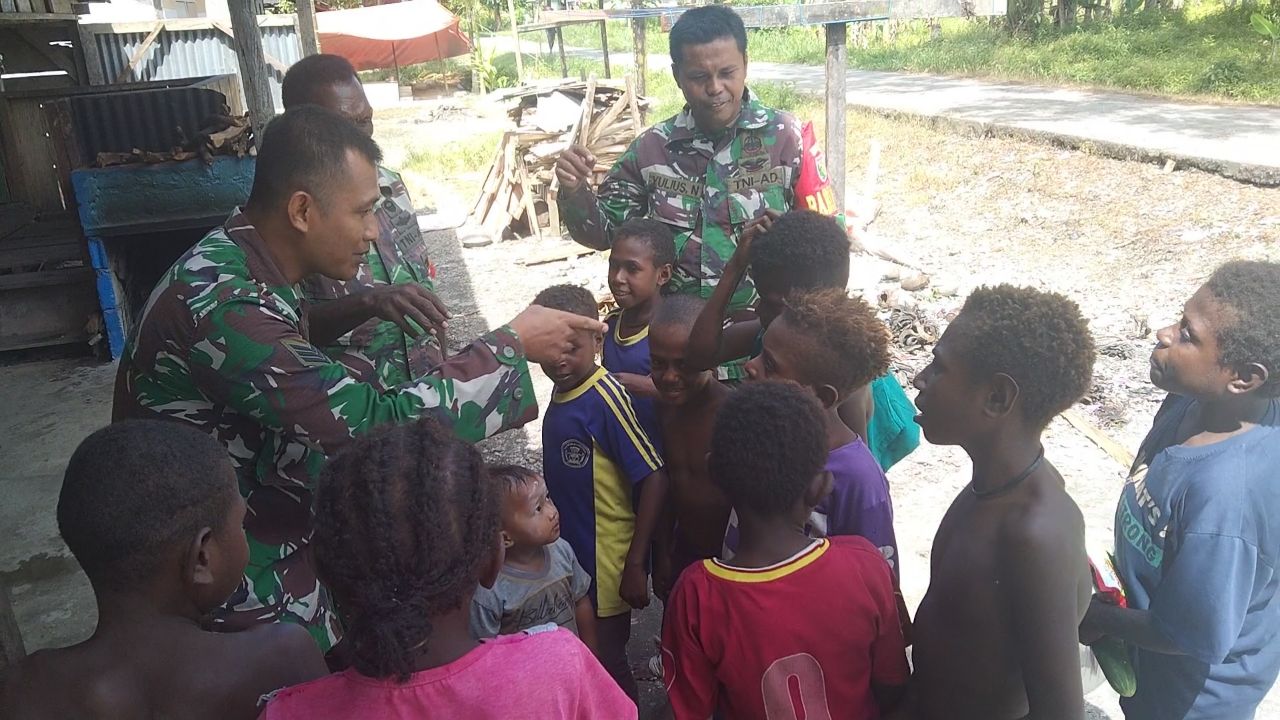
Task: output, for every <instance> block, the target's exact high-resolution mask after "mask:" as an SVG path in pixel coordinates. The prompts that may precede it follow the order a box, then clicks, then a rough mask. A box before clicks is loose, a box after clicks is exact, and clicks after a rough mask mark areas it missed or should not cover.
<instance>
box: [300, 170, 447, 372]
mask: <svg viewBox="0 0 1280 720" xmlns="http://www.w3.org/2000/svg"><path fill="white" fill-rule="evenodd" d="M378 187H379V188H381V189H382V202H380V203H379V204H378V207H377V209H376V214H377V216H378V229H379V232H378V239H377V240H376V241H375V242H374V243H373V244H372V245H371V246H370V247H369V252H368V253H367V254H366V255H365V258H364V260H365V261H364V264H362V265H361V266H360V271H359V273H358V274H357V275H356V277H355V278H354V279H352V280H347V281H342V280H333V279H332V278H327V277H324V276H323V275H312V276H311V277H309V278H307V279H305V280H303V281H302V294H303V295H304V296H305V297H306V299H307V300H308V301H310V302H311V303H312V304H319V303H323V302H327V301H330V300H337V299H339V298H343V297H346V296H348V295H353V294H356V293H359V292H363V291H365V290H369V289H370V288H373V287H375V286H378V285H398V284H400V283H417V284H419V285H421V286H423V287H425V288H426V289H428V290H434V289H435V284H434V280H435V267H434V266H433V265H432V264H431V261H430V260H429V259H428V258H427V243H426V240H424V239H423V237H422V231H421V230H419V229H418V216H417V213H415V212H414V210H413V200H412V199H411V198H410V197H409V191H408V189H407V188H405V185H404V181H403V180H401V179H400V175H398V174H397V173H395V172H394V171H392V170H389V169H387V168H384V167H382V166H381V165H379V166H378ZM319 347H320V349H321V350H323V351H324V352H325V354H326V355H328V356H329V357H331V358H333V359H334V360H337V361H338V362H340V363H342V364H343V365H344V366H346V368H347V370H349V371H351V375H352V376H353V377H355V378H356V379H357V380H359V381H361V382H367V383H371V384H374V385H377V386H379V387H381V388H384V389H390V388H394V387H398V386H400V385H403V384H405V383H407V382H409V381H410V380H412V379H413V378H418V377H422V376H423V375H426V374H427V371H428V370H430V369H431V368H433V367H435V366H436V365H439V364H440V361H441V360H443V356H442V354H441V352H440V344H439V343H438V342H437V341H436V337H435V336H434V335H431V334H423V335H422V336H421V337H419V338H417V339H414V338H411V337H409V336H408V335H405V334H404V331H402V330H401V329H400V326H399V325H396V324H395V323H393V322H390V321H387V320H380V319H378V318H371V319H369V320H366V321H365V322H364V323H362V324H361V325H359V326H358V327H356V328H355V329H353V330H351V331H350V332H348V333H347V334H345V335H343V336H342V337H340V338H338V339H337V340H335V341H333V343H332V344H330V345H321V346H319Z"/></svg>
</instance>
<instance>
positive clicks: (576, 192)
mask: <svg viewBox="0 0 1280 720" xmlns="http://www.w3.org/2000/svg"><path fill="white" fill-rule="evenodd" d="M670 46H671V71H672V74H674V75H675V79H676V84H677V85H679V86H680V90H681V92H683V93H684V99H685V103H686V104H685V107H684V109H683V110H682V111H681V112H680V113H679V114H677V115H675V116H674V117H670V118H668V119H666V120H664V121H662V122H660V123H658V124H657V125H654V126H653V127H651V128H649V129H648V130H646V131H645V132H644V133H642V134H641V135H640V136H639V137H637V138H636V139H635V141H634V142H632V143H631V146H630V147H629V148H627V151H626V152H625V153H623V155H622V157H621V158H619V160H618V163H617V164H616V165H614V167H613V169H612V170H611V171H610V172H609V175H608V177H606V178H605V180H604V182H603V183H601V185H600V190H599V192H598V193H596V192H593V191H592V189H591V185H590V179H591V173H592V169H593V168H594V167H595V158H594V157H592V156H591V153H590V152H588V151H587V150H586V149H585V148H583V147H580V146H574V147H572V148H570V149H568V150H566V151H565V152H564V153H562V154H561V156H560V159H559V161H558V162H557V163H556V174H557V176H558V177H559V178H560V196H559V198H558V199H557V201H558V202H559V204H560V216H561V217H562V218H564V222H565V226H566V227H567V228H568V229H569V234H570V235H571V236H572V237H573V239H574V240H576V241H577V242H579V243H581V244H583V245H586V246H588V247H593V248H596V249H599V250H604V249H607V248H608V247H610V245H611V244H612V241H613V234H614V231H615V230H616V229H617V228H618V226H619V225H622V224H623V223H625V222H626V221H627V220H631V219H633V218H639V217H647V218H653V219H655V220H660V221H661V222H663V223H665V224H666V225H667V226H668V227H670V228H671V231H672V233H673V234H674V235H675V239H676V256H677V260H676V267H675V273H674V274H673V276H672V278H671V282H670V284H669V285H668V291H669V292H677V293H685V294H690V295H698V296H701V297H702V298H704V299H706V298H709V297H710V296H711V292H712V290H713V289H715V286H716V284H717V283H718V282H719V281H720V278H721V276H722V275H723V273H724V266H725V263H726V262H728V260H729V258H730V257H731V256H732V255H733V251H734V248H736V247H737V245H738V240H739V239H740V238H741V237H742V234H743V233H744V232H745V231H746V230H747V229H748V228H749V227H751V226H753V225H755V224H759V223H764V224H767V222H768V218H769V217H770V216H769V215H768V214H767V213H774V214H775V215H776V214H780V213H784V212H786V211H788V210H790V209H791V208H792V207H793V206H794V205H795V185H796V182H797V181H798V180H799V178H800V157H801V152H802V150H803V144H802V141H801V137H800V123H799V121H798V120H796V118H795V116H793V115H791V114H790V113H786V112H782V111H780V110H775V109H774V108H771V107H768V106H766V105H765V104H764V103H762V102H761V101H760V99H759V98H757V97H756V96H755V95H754V94H753V93H752V92H751V91H750V90H749V89H747V87H746V76H747V34H746V30H745V29H744V27H743V24H742V18H740V17H738V14H737V13H735V12H734V11H733V10H732V9H730V8H728V7H726V6H723V5H708V6H705V7H699V8H693V9H691V10H688V11H686V12H685V13H684V14H683V15H681V16H680V19H679V20H677V21H676V24H675V25H674V26H673V27H672V28H671V42H670ZM754 300H755V290H754V288H753V287H752V285H751V281H750V280H746V281H744V282H743V283H742V285H741V287H739V288H738V290H737V292H736V293H735V294H734V296H733V301H732V303H731V305H730V312H731V313H733V312H734V311H738V310H743V309H746V308H747V307H749V306H750V305H751V304H752V302H753V301H754ZM742 368H743V362H742V361H734V362H731V363H727V364H726V365H724V366H722V367H721V368H720V377H721V379H730V380H740V379H742V378H743V377H744V376H745V373H744V372H743V369H742Z"/></svg>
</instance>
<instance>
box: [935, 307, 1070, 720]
mask: <svg viewBox="0 0 1280 720" xmlns="http://www.w3.org/2000/svg"><path fill="white" fill-rule="evenodd" d="M1093 361H1094V350H1093V339H1092V338H1091V337H1090V334H1089V326H1088V323H1087V321H1086V320H1085V319H1084V318H1083V317H1081V315H1080V308H1079V307H1078V306H1077V305H1076V304H1075V303H1074V302H1072V301H1071V300H1068V299H1067V298H1065V297H1063V296H1062V295H1058V294H1055V293H1047V292H1041V291H1039V290H1034V289H1031V288H1018V287H1012V286H1010V285H999V286H996V287H983V288H979V289H977V290H975V291H974V292H973V294H972V295H970V296H969V298H968V299H967V300H966V301H965V304H964V307H963V308H962V309H961V311H960V314H959V315H958V316H956V319H955V320H953V321H952V322H951V325H950V326H949V327H948V328H947V330H946V332H945V333H943V335H942V339H941V340H939V341H938V344H937V345H936V346H935V347H934V349H933V360H932V362H930V363H929V365H928V366H927V367H925V368H924V369H923V370H921V371H920V373H919V374H918V375H917V376H916V379H915V386H916V388H917V389H918V390H919V391H920V394H919V395H918V396H917V397H916V406H917V407H918V408H919V410H920V414H919V415H917V416H916V422H918V423H919V424H920V427H921V429H923V430H924V436H925V438H926V439H928V440H929V442H931V443H933V444H935V445H959V446H960V447H961V448H963V449H964V451H965V453H966V454H968V456H969V458H970V460H972V462H973V474H972V478H971V480H970V482H969V484H968V485H967V486H966V487H964V488H963V489H962V490H961V491H960V494H959V495H958V496H957V497H956V499H955V500H954V501H952V503H951V507H950V508H948V509H947V513H946V515H945V516H944V517H943V518H942V524H941V525H940V526H939V527H938V532H937V534H936V535H935V536H934V540H933V553H932V556H931V557H930V572H929V589H928V591H927V592H926V594H925V597H924V600H923V601H921V603H920V607H919V608H918V609H917V610H916V618H915V628H914V636H913V639H914V641H915V642H914V645H915V647H914V651H913V655H912V663H913V665H914V667H915V674H914V675H913V676H912V680H911V681H912V692H911V695H912V702H913V704H914V711H915V717H916V718H917V720H941V719H943V718H945V719H946V720H953V719H954V720H968V719H972V720H1014V718H1025V717H1033V718H1037V720H1040V719H1041V718H1053V719H1061V720H1067V719H1068V718H1069V719H1070V720H1079V719H1080V718H1081V717H1083V716H1084V697H1083V695H1084V693H1083V690H1082V687H1081V681H1080V664H1079V663H1080V654H1079V653H1080V644H1079V641H1078V640H1077V637H1076V628H1077V627H1078V626H1079V625H1080V619H1081V618H1082V617H1084V612H1085V609H1086V608H1087V607H1088V604H1089V595H1090V593H1091V592H1092V587H1093V586H1092V582H1091V580H1090V577H1089V565H1088V558H1087V555H1086V553H1085V540H1084V518H1083V516H1082V515H1081V514H1080V508H1078V507H1077V506H1076V504H1075V501H1073V500H1072V499H1071V496H1070V495H1068V494H1067V490H1066V487H1065V484H1064V482H1063V479H1062V476H1061V475H1059V474H1058V471H1057V470H1056V469H1055V468H1054V467H1053V465H1051V464H1050V463H1049V461H1048V460H1046V459H1045V457H1044V446H1043V445H1042V444H1041V439H1040V436H1041V434H1042V433H1043V432H1044V429H1045V427H1046V426H1047V425H1048V424H1049V421H1050V420H1052V419H1053V417H1054V416H1055V415H1057V414H1058V413H1060V412H1062V411H1063V410H1066V409H1067V408H1068V407H1070V406H1071V405H1072V403H1074V402H1076V401H1077V400H1079V399H1080V397H1081V396H1083V395H1084V393H1085V391H1086V390H1088V389H1089V385H1090V383H1091V382H1092V372H1093Z"/></svg>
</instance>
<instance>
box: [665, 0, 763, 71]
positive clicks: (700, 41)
mask: <svg viewBox="0 0 1280 720" xmlns="http://www.w3.org/2000/svg"><path fill="white" fill-rule="evenodd" d="M726 37H727V38H733V41H734V42H735V43H737V45H738V52H740V53H742V56H743V57H744V58H745V57H746V56H747V29H746V28H745V27H744V26H743V25H742V18H741V17H740V16H739V15H738V13H736V12H734V11H733V9H732V8H730V7H728V6H726V5H704V6H702V7H696V8H690V9H689V10H685V11H684V13H683V14H681V15H680V17H679V18H678V19H677V20H676V23H675V25H672V26H671V39H670V48H671V64H672V65H674V66H677V67H678V66H679V65H680V62H681V61H682V60H684V49H685V47H686V46H688V45H705V44H707V43H709V42H712V41H715V40H719V39H720V38H726Z"/></svg>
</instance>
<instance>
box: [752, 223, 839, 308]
mask: <svg viewBox="0 0 1280 720" xmlns="http://www.w3.org/2000/svg"><path fill="white" fill-rule="evenodd" d="M748 259H749V260H750V261H751V279H752V280H753V281H754V282H755V284H756V287H762V286H763V287H768V288H771V289H776V290H778V291H781V292H783V293H789V292H791V291H792V290H816V289H818V288H843V287H845V286H846V285H848V284H849V236H847V235H845V232H844V229H843V228H841V227H840V223H839V222H837V221H836V219H835V218H833V217H830V216H828V215H823V214H822V213H816V212H814V211H812V210H792V211H791V212H789V213H786V214H785V215H783V216H782V217H780V218H778V220H777V222H775V223H773V227H771V228H769V231H768V232H766V233H763V234H762V235H760V236H759V237H757V238H756V239H755V241H754V242H752V243H751V251H750V256H749V257H748Z"/></svg>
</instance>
